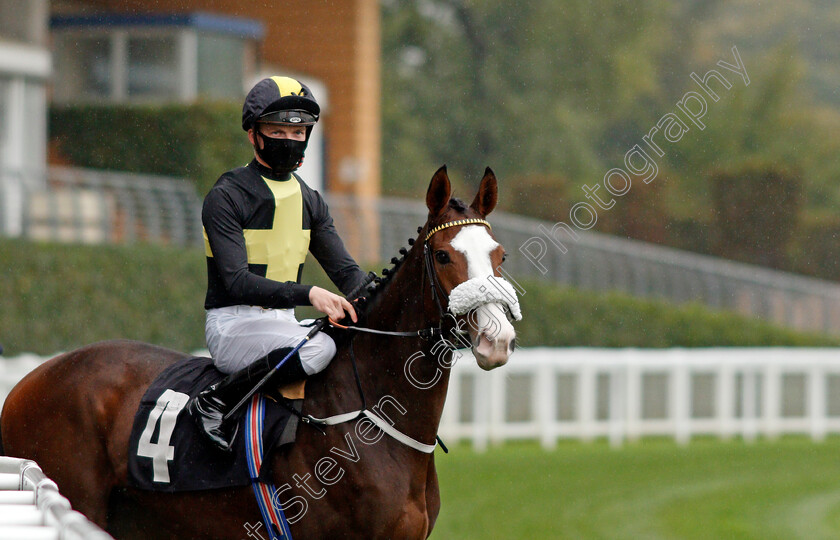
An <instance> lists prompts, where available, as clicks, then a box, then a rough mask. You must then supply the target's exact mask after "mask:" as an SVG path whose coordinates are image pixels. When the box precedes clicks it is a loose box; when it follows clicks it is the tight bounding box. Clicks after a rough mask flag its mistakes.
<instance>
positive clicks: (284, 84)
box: [242, 76, 321, 141]
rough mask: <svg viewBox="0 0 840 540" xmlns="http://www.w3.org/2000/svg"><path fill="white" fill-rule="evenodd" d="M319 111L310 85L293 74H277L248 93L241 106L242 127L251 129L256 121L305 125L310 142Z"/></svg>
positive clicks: (264, 80) (307, 138) (259, 83)
mask: <svg viewBox="0 0 840 540" xmlns="http://www.w3.org/2000/svg"><path fill="white" fill-rule="evenodd" d="M320 114H321V107H320V106H319V105H318V102H317V101H315V96H313V95H312V91H311V90H310V89H309V87H307V86H306V85H305V84H303V83H302V82H300V81H298V80H297V79H293V78H291V77H280V76H274V77H269V78H267V79H263V80H261V81H260V82H258V83H257V84H256V85H254V87H253V88H252V89H251V91H250V92H248V95H247V96H246V97H245V104H244V105H243V106H242V129H244V130H245V131H248V130H249V129H252V128H254V127H255V124H256V123H257V122H264V123H267V124H285V125H292V126H305V127H306V140H307V141H308V140H309V135H310V133H312V126H314V125H315V123H316V122H317V121H318V116H319V115H320Z"/></svg>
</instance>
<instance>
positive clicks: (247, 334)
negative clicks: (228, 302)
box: [204, 306, 335, 375]
mask: <svg viewBox="0 0 840 540" xmlns="http://www.w3.org/2000/svg"><path fill="white" fill-rule="evenodd" d="M309 330H310V328H308V327H306V326H301V325H300V324H299V323H298V321H297V320H296V319H295V313H294V310H292V309H263V308H261V307H256V306H230V307H223V308H217V309H210V310H207V322H206V324H205V327H204V334H205V337H206V339H207V348H208V350H209V351H210V356H212V357H213V362H214V363H215V364H216V367H217V368H218V369H219V370H220V371H222V372H224V373H233V372H235V371H238V370H240V369H242V368H244V367H245V366H248V365H249V364H251V363H253V362H255V361H257V360H259V359H260V358H262V357H263V356H265V355H267V354H268V353H270V352H271V351H273V350H275V349H279V348H281V347H294V346H296V345H297V344H298V343H300V342H301V340H302V339H303V338H304V337H306V334H308V333H309ZM298 352H299V354H300V360H301V363H302V364H303V369H304V371H306V373H307V374H308V375H314V374H315V373H318V372H319V371H321V370H323V369H324V368H325V367H327V365H328V364H329V363H330V360H332V358H333V356H335V342H334V341H333V340H332V338H331V337H329V336H328V335H326V334H324V333H321V332H319V333H318V334H315V336H314V337H313V338H312V339H310V340H309V341H308V342H306V344H304V346H303V347H301V348H300V350H299V351H298Z"/></svg>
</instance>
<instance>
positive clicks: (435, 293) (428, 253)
mask: <svg viewBox="0 0 840 540" xmlns="http://www.w3.org/2000/svg"><path fill="white" fill-rule="evenodd" d="M459 225H484V226H485V227H487V228H488V229H490V230H491V231H492V230H493V227H491V226H490V224H489V223H487V221H485V220H483V219H479V218H469V219H457V220H455V221H449V222H446V223H443V224H441V225H438V226H437V227H435V228H433V229H432V230H430V231H429V232H428V234H426V238H424V239H423V260H424V261H425V266H426V274H427V275H428V276H429V282H430V285H431V288H432V298H433V299H434V301H435V305H437V309H438V314H439V315H440V322H439V323H438V329H441V327H442V326H443V321H444V319H446V318H447V314H446V311H445V310H444V309H443V305H442V304H441V301H440V298H441V296H443V294H442V292H443V287H441V285H440V281H439V280H438V278H437V273H436V272H435V265H434V261H433V260H432V248H431V245H430V244H429V240H430V239H431V238H432V236H434V235H435V233H437V232H440V231H442V230H443V229H448V228H449V227H457V226H459Z"/></svg>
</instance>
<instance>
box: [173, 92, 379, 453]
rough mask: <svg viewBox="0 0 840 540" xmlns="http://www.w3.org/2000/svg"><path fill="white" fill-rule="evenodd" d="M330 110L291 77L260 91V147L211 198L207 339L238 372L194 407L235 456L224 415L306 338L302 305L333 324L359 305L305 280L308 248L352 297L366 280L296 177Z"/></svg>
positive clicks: (251, 105) (312, 369)
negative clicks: (323, 109) (298, 316)
mask: <svg viewBox="0 0 840 540" xmlns="http://www.w3.org/2000/svg"><path fill="white" fill-rule="evenodd" d="M320 112H321V110H320V107H319V105H318V103H317V102H316V101H315V98H314V97H313V96H312V92H311V91H310V90H309V88H307V87H306V85H304V84H302V83H301V82H300V81H297V80H295V79H292V78H289V77H270V78H267V79H263V80H261V81H260V82H259V83H257V84H256V86H254V88H252V89H251V91H250V92H249V93H248V96H247V97H246V98H245V104H244V105H243V108H242V129H244V130H245V131H247V132H248V140H249V141H250V142H251V144H252V145H253V147H254V159H253V160H252V161H251V162H250V163H249V164H248V165H246V166H245V167H239V168H237V169H233V170H232V171H228V172H226V173H224V174H223V175H222V176H221V177H220V178H219V180H218V181H217V182H216V184H215V185H214V186H213V188H212V189H211V190H210V192H209V193H208V194H207V197H206V198H205V199H204V207H203V209H202V213H201V221H202V224H203V225H204V234H205V252H206V255H207V296H206V299H205V302H204V307H205V309H206V310H207V320H206V326H205V337H206V339H207V348H208V349H209V351H210V354H211V356H212V357H213V359H214V363H215V364H216V367H217V368H218V369H219V370H221V371H222V372H224V373H227V374H229V375H228V377H227V378H225V379H224V380H222V381H220V382H219V383H217V384H214V385H213V386H211V387H210V388H208V389H207V390H205V391H203V392H202V393H201V394H199V395H198V396H196V397H195V398H193V399H192V400H191V401H190V403H189V404H188V406H187V410H188V411H189V413H190V415H192V417H193V418H194V419H195V421H196V422H197V423H198V425H199V427H200V428H201V431H202V432H203V433H205V434H206V435H207V438H209V439H210V440H211V441H212V442H213V443H214V444H215V445H216V446H218V447H219V448H220V449H222V450H225V451H230V449H231V446H232V443H233V439H234V438H235V436H236V426H237V423H235V422H234V423H233V426H234V427H233V429H230V428H228V427H227V426H226V425H223V422H222V419H223V417H224V415H225V414H226V413H227V412H228V411H229V410H230V409H231V408H232V407H233V406H234V405H235V404H236V403H237V402H238V401H239V400H240V399H241V398H242V397H243V396H244V395H245V394H246V393H247V392H248V391H249V390H250V389H251V388H253V386H254V385H255V384H256V383H257V382H259V381H260V379H262V378H263V377H264V376H265V375H266V374H267V373H268V372H269V371H270V370H271V369H272V368H273V367H274V366H275V365H276V364H277V363H278V362H279V361H280V360H282V359H283V358H284V357H285V356H286V355H287V354H288V353H289V352H290V351H291V349H292V348H293V347H294V346H295V345H297V344H298V343H299V342H300V341H301V340H302V339H303V338H304V336H306V334H307V332H308V331H309V329H308V328H306V327H302V326H300V324H298V322H297V320H296V319H295V314H294V307H295V306H300V305H311V306H313V307H314V308H315V309H317V310H318V311H320V312H321V313H324V314H325V315H328V316H329V317H330V318H332V319H333V320H340V319H343V318H344V317H345V314H346V315H349V316H350V318H351V319H352V320H353V321H354V322H355V321H356V312H355V310H354V309H353V306H352V305H351V304H350V303H349V302H348V301H347V300H346V299H345V298H344V297H342V296H339V295H337V294H334V293H331V292H329V291H327V290H325V289H322V288H320V287H314V286H309V285H303V284H301V283H300V277H301V271H302V270H303V263H304V260H305V258H306V253H307V251H309V252H311V253H312V255H314V256H315V258H316V259H317V260H318V262H319V263H320V264H321V266H322V267H323V269H324V270H325V271H326V273H327V275H328V276H329V277H330V279H331V280H332V281H333V283H335V285H336V286H337V287H338V288H339V289H340V290H341V291H342V292H344V293H345V294H346V293H348V292H349V291H351V290H353V289H354V288H355V287H356V285H358V284H359V283H361V281H362V280H363V279H364V278H365V273H364V272H362V270H361V269H360V268H359V265H358V264H356V262H355V261H354V260H353V258H352V257H351V256H350V254H349V253H348V252H347V250H346V249H345V247H344V244H343V243H342V241H341V238H339V236H338V233H337V232H336V230H335V227H334V226H333V220H332V218H331V217H330V213H329V209H328V208H327V204H326V203H325V202H324V199H323V198H322V197H321V195H320V194H319V193H318V192H317V191H315V190H313V189H312V188H310V187H309V186H307V185H306V183H305V182H304V181H303V179H301V178H300V177H299V176H298V175H297V174H295V173H294V171H295V170H296V169H297V168H298V167H300V165H301V164H302V163H303V156H304V151H305V150H306V145H307V143H308V141H309V136H310V134H311V133H312V128H313V127H314V125H315V123H316V122H317V121H318V115H319V114H320ZM335 351H336V346H335V343H334V342H333V340H332V339H331V338H330V337H329V336H327V335H326V334H324V333H318V334H316V335H315V336H314V337H313V338H312V339H311V340H310V341H308V342H307V343H306V344H305V345H304V346H303V347H301V348H300V350H299V351H298V352H297V353H295V354H294V355H293V356H292V357H290V358H289V359H288V360H287V361H286V362H285V363H284V364H283V366H282V367H281V368H280V370H279V371H278V372H277V374H276V375H275V376H274V377H272V379H271V380H270V381H269V384H270V385H271V386H273V387H277V386H282V385H284V384H287V383H290V382H294V381H298V380H303V379H305V378H306V377H307V376H310V375H314V374H315V373H318V372H320V371H321V370H323V369H324V368H325V367H326V366H327V364H329V362H330V360H332V357H333V356H334V355H335Z"/></svg>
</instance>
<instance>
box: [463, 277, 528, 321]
mask: <svg viewBox="0 0 840 540" xmlns="http://www.w3.org/2000/svg"><path fill="white" fill-rule="evenodd" d="M493 302H498V303H500V304H504V305H505V306H507V308H508V310H509V311H510V314H511V316H512V317H513V318H514V320H517V321H521V320H522V311H521V310H520V309H519V300H518V299H517V297H516V291H515V290H514V288H513V285H511V284H510V283H509V282H508V281H507V280H506V279H505V278H500V277H496V276H486V277H477V278H472V279H469V280H467V281H465V282H463V283H461V284H460V285H458V286H457V287H455V288H454V289H452V292H451V293H450V294H449V311H450V312H452V314H453V315H463V314H465V313H468V312H470V311H471V310H473V309H475V308H477V307H479V306H481V305H484V304H490V303H493Z"/></svg>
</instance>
